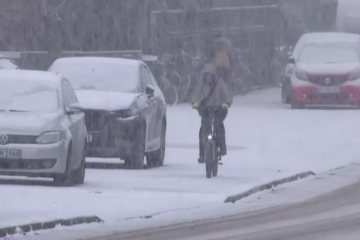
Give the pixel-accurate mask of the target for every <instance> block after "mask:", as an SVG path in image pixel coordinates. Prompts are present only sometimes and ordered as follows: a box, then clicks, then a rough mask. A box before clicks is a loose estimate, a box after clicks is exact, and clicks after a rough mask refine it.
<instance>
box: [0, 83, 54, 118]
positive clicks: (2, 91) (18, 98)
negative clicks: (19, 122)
mask: <svg viewBox="0 0 360 240" xmlns="http://www.w3.org/2000/svg"><path fill="white" fill-rule="evenodd" d="M58 91H59V87H58V86H57V85H56V84H53V82H52V81H47V80H46V81H43V80H37V79H31V80H30V81H29V80H28V79H21V77H19V79H11V80H9V79H6V78H2V79H0V110H13V111H24V112H52V111H56V110H58V109H59V94H58Z"/></svg>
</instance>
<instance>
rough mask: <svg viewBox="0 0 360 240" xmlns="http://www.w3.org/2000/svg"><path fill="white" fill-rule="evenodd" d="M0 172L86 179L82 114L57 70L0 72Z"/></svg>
mask: <svg viewBox="0 0 360 240" xmlns="http://www.w3.org/2000/svg"><path fill="white" fill-rule="evenodd" d="M0 92H1V94H0V174H2V175H12V176H14V175H15V176H28V177H46V178H54V181H55V183H57V184H60V185H71V184H81V183H83V182H84V178H85V154H84V147H85V138H86V127H85V115H84V114H83V113H82V112H80V111H79V110H78V109H77V108H73V107H72V105H77V104H78V102H77V98H76V95H75V92H74V90H73V88H72V87H71V84H70V83H69V82H68V81H67V80H66V79H65V78H62V77H61V75H56V74H54V73H49V72H41V71H28V70H17V71H13V70H2V71H0Z"/></svg>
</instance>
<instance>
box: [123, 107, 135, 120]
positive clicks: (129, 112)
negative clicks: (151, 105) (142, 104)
mask: <svg viewBox="0 0 360 240" xmlns="http://www.w3.org/2000/svg"><path fill="white" fill-rule="evenodd" d="M137 114H138V111H137V110H136V109H134V108H130V109H126V110H124V111H123V112H122V115H123V117H124V118H127V117H131V116H135V115H137Z"/></svg>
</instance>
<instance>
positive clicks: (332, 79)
mask: <svg viewBox="0 0 360 240" xmlns="http://www.w3.org/2000/svg"><path fill="white" fill-rule="evenodd" d="M309 81H310V82H312V83H314V84H316V85H318V86H338V85H341V84H343V83H345V82H346V81H347V76H311V75H310V76H309Z"/></svg>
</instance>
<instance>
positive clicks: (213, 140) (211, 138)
mask: <svg viewBox="0 0 360 240" xmlns="http://www.w3.org/2000/svg"><path fill="white" fill-rule="evenodd" d="M215 109H216V108H215V107H211V108H209V114H210V116H209V123H207V124H206V126H205V134H206V144H211V145H212V149H213V150H214V151H215V152H214V153H213V157H212V158H213V159H205V161H215V160H217V157H218V154H217V153H218V140H217V136H216V130H215Z"/></svg>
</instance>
